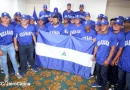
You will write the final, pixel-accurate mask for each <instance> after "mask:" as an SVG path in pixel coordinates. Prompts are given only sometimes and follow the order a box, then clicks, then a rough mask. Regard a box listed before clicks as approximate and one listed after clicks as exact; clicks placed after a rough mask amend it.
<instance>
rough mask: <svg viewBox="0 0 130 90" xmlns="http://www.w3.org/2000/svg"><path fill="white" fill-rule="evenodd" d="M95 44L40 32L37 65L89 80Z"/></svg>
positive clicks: (37, 45)
mask: <svg viewBox="0 0 130 90" xmlns="http://www.w3.org/2000/svg"><path fill="white" fill-rule="evenodd" d="M93 49H94V43H93V42H92V41H87V40H85V39H81V38H75V37H73V36H64V35H55V34H51V33H48V32H44V31H40V32H39V35H38V37H37V44H36V63H37V65H39V66H41V67H45V68H49V69H56V70H61V71H65V72H70V73H73V74H77V75H80V76H82V77H84V78H89V75H90V72H91V66H92V56H93V55H92V53H93Z"/></svg>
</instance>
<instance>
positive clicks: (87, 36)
mask: <svg viewBox="0 0 130 90" xmlns="http://www.w3.org/2000/svg"><path fill="white" fill-rule="evenodd" d="M84 27H85V32H84V33H82V34H81V38H84V39H86V40H90V41H92V40H93V39H94V38H95V37H96V32H95V31H94V30H92V29H91V21H85V22H84Z"/></svg>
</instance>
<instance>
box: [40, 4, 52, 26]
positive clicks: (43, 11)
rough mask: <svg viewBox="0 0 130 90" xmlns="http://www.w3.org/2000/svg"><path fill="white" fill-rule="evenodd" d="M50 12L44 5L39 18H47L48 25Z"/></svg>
mask: <svg viewBox="0 0 130 90" xmlns="http://www.w3.org/2000/svg"><path fill="white" fill-rule="evenodd" d="M49 14H50V11H48V10H47V5H46V4H45V5H43V10H42V11H41V12H40V13H39V17H41V18H45V24H46V23H48V16H49Z"/></svg>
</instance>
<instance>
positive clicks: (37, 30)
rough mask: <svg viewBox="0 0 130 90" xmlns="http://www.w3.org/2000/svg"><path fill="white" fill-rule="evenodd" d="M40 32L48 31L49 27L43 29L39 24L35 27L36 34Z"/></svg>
mask: <svg viewBox="0 0 130 90" xmlns="http://www.w3.org/2000/svg"><path fill="white" fill-rule="evenodd" d="M39 30H42V31H47V27H46V26H44V25H43V26H42V27H40V26H39V25H38V24H37V25H35V32H39Z"/></svg>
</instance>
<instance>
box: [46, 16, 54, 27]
mask: <svg viewBox="0 0 130 90" xmlns="http://www.w3.org/2000/svg"><path fill="white" fill-rule="evenodd" d="M53 16H54V14H53V13H50V14H49V17H48V20H49V22H48V23H47V24H46V27H47V28H48V27H49V26H50V25H52V24H53Z"/></svg>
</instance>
